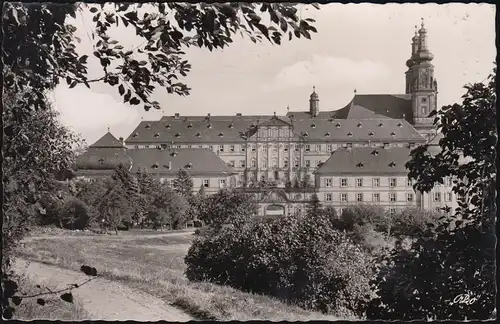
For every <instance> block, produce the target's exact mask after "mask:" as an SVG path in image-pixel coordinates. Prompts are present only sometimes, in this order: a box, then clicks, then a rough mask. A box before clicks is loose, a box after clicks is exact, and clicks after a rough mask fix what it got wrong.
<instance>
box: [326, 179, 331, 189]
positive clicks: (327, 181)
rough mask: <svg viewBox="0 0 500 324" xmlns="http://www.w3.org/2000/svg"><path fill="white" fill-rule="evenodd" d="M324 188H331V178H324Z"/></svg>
mask: <svg viewBox="0 0 500 324" xmlns="http://www.w3.org/2000/svg"><path fill="white" fill-rule="evenodd" d="M325 187H327V188H331V187H332V179H331V178H326V179H325Z"/></svg>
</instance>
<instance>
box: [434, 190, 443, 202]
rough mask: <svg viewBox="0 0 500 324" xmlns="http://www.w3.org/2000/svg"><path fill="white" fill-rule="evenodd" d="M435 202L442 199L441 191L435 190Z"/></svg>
mask: <svg viewBox="0 0 500 324" xmlns="http://www.w3.org/2000/svg"><path fill="white" fill-rule="evenodd" d="M433 198H434V199H433V200H434V201H435V202H439V201H441V193H440V192H435V193H434V197H433Z"/></svg>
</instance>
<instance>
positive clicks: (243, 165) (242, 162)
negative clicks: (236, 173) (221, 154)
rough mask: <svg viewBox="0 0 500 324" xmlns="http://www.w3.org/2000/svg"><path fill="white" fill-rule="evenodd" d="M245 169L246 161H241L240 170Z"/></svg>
mask: <svg viewBox="0 0 500 324" xmlns="http://www.w3.org/2000/svg"><path fill="white" fill-rule="evenodd" d="M244 167H245V160H240V168H244Z"/></svg>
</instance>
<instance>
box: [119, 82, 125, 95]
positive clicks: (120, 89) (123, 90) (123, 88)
mask: <svg viewBox="0 0 500 324" xmlns="http://www.w3.org/2000/svg"><path fill="white" fill-rule="evenodd" d="M118 91H119V92H120V96H123V94H124V93H125V87H124V86H123V84H120V86H119V87H118Z"/></svg>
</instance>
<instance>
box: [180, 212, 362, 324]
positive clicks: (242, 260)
mask: <svg viewBox="0 0 500 324" xmlns="http://www.w3.org/2000/svg"><path fill="white" fill-rule="evenodd" d="M367 259H368V256H367V255H366V253H364V252H363V251H362V250H361V249H359V248H358V247H356V246H355V245H354V244H353V243H352V242H351V241H350V240H349V239H348V238H347V237H345V235H344V234H342V233H341V232H339V231H337V230H335V229H333V228H332V227H331V225H330V221H329V219H328V218H327V217H325V216H324V215H323V214H319V215H317V216H314V217H300V216H298V217H297V216H288V217H276V218H272V219H269V220H267V221H265V222H257V221H256V222H246V223H245V225H243V226H241V227H238V228H237V227H234V228H223V229H221V230H220V231H219V232H217V233H216V234H214V235H210V236H204V237H203V238H201V239H198V240H196V241H195V242H194V243H193V245H192V246H191V248H190V249H189V251H188V254H187V255H186V258H185V262H186V264H187V266H188V267H187V270H186V275H187V277H188V278H189V279H190V280H194V281H199V280H208V281H211V282H215V283H218V284H226V285H230V286H233V287H236V288H238V289H243V290H246V291H250V292H254V293H261V294H268V295H272V296H275V297H277V298H280V299H283V300H286V301H288V302H292V303H297V304H299V305H301V306H302V307H305V308H312V309H319V310H321V311H324V312H338V311H341V310H342V311H343V312H344V314H345V313H350V314H352V313H356V314H358V315H359V314H362V313H363V312H364V309H365V307H366V305H367V301H368V300H369V298H370V296H367V292H369V285H368V280H369V279H370V276H371V270H370V264H369V262H367Z"/></svg>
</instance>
